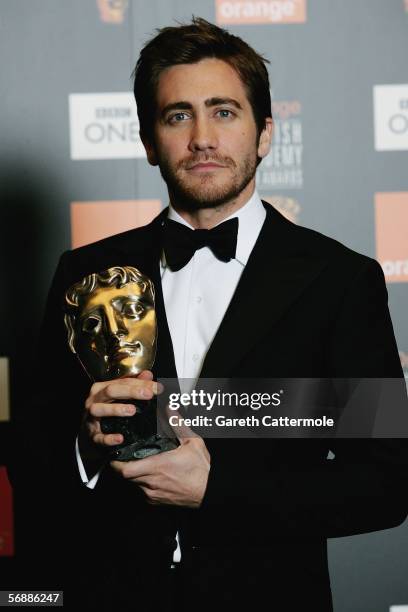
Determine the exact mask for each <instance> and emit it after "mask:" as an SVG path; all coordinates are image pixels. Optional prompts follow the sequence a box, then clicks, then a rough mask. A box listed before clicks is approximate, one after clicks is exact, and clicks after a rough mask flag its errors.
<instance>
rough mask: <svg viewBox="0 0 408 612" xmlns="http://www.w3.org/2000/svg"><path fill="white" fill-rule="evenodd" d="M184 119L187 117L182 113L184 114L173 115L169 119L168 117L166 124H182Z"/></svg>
mask: <svg viewBox="0 0 408 612" xmlns="http://www.w3.org/2000/svg"><path fill="white" fill-rule="evenodd" d="M186 117H188V115H187V113H184V112H179V113H174V114H173V115H170V117H168V119H167V122H168V123H182V122H183V120H184V119H185V118H186Z"/></svg>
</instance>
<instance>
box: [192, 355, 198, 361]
mask: <svg viewBox="0 0 408 612" xmlns="http://www.w3.org/2000/svg"><path fill="white" fill-rule="evenodd" d="M197 359H198V355H197V353H194V355H193V361H197Z"/></svg>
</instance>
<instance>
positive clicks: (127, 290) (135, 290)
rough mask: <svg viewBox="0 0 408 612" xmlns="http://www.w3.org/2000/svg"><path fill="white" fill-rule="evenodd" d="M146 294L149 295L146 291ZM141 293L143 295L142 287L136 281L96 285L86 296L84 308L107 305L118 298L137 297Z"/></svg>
mask: <svg viewBox="0 0 408 612" xmlns="http://www.w3.org/2000/svg"><path fill="white" fill-rule="evenodd" d="M146 294H147V295H149V292H148V291H146ZM142 295H144V292H143V287H141V286H140V285H138V283H127V284H126V285H124V286H123V287H98V288H97V289H95V290H94V291H92V293H90V294H89V296H88V297H87V299H86V301H85V303H84V310H90V309H92V308H96V307H97V306H102V305H108V304H110V303H111V302H112V301H113V300H117V299H118V298H129V297H133V298H134V297H136V298H138V297H141V296H142Z"/></svg>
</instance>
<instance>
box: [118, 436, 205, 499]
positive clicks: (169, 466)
mask: <svg viewBox="0 0 408 612" xmlns="http://www.w3.org/2000/svg"><path fill="white" fill-rule="evenodd" d="M193 435H194V437H188V438H186V437H184V436H183V437H182V438H179V440H180V446H179V447H177V448H176V449H175V450H171V451H167V452H164V453H160V454H158V455H152V456H150V457H146V458H145V459H139V460H138V461H127V462H122V461H112V462H111V464H110V465H111V466H112V468H113V469H114V470H115V471H116V472H117V473H119V474H121V475H122V476H123V478H125V479H126V480H128V481H130V482H134V483H135V484H136V485H138V486H140V488H141V489H142V490H143V492H144V493H145V495H146V498H147V502H148V503H149V504H152V505H162V504H167V505H172V506H187V507H189V508H198V507H199V506H200V505H201V502H202V501H203V498H204V493H205V490H206V487H207V481H208V474H209V471H210V454H209V452H208V450H207V447H206V445H205V443H204V440H203V439H202V438H200V437H198V436H196V435H195V434H193Z"/></svg>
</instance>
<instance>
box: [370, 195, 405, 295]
mask: <svg viewBox="0 0 408 612" xmlns="http://www.w3.org/2000/svg"><path fill="white" fill-rule="evenodd" d="M407 226H408V192H390V193H376V194H375V233H376V247H377V253H376V256H377V260H378V261H379V262H380V264H381V266H382V269H383V271H384V276H385V279H386V281H387V282H388V283H404V282H405V283H406V282H408V240H407V236H406V233H407V230H406V228H407Z"/></svg>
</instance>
